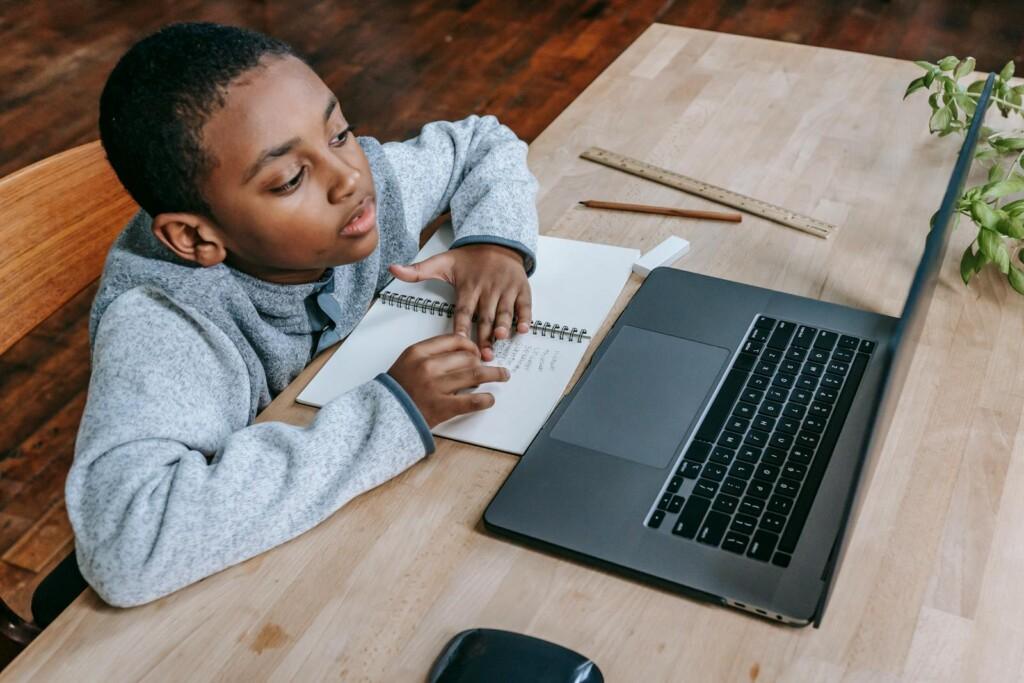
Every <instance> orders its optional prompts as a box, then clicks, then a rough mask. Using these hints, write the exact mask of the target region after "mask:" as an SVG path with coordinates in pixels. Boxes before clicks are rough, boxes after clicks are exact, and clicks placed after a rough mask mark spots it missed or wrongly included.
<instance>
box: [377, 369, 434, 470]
mask: <svg viewBox="0 0 1024 683" xmlns="http://www.w3.org/2000/svg"><path fill="white" fill-rule="evenodd" d="M374 379H376V380H377V381H378V382H380V383H381V384H383V385H384V386H385V387H387V389H388V391H390V392H391V393H392V394H393V395H394V397H395V398H396V399H398V402H399V403H400V404H401V405H402V407H403V408H405V412H406V413H408V414H409V419H410V420H412V423H413V425H415V426H416V431H417V432H418V433H419V435H420V439H421V440H422V441H423V448H424V449H425V450H426V452H427V453H426V454H427V455H430V454H431V453H433V452H434V451H435V450H437V447H436V446H435V444H434V435H433V434H431V433H430V427H429V426H428V425H427V421H426V420H425V419H424V418H423V413H421V412H420V409H419V408H417V407H416V404H415V403H413V402H412V399H411V398H409V394H407V393H405V389H403V388H402V385H401V384H399V383H398V382H396V381H395V379H394V378H393V377H392V376H391V375H389V374H388V373H386V372H382V373H380V374H379V375H377V376H376V377H375V378H374Z"/></svg>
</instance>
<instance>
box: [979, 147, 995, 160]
mask: <svg viewBox="0 0 1024 683" xmlns="http://www.w3.org/2000/svg"><path fill="white" fill-rule="evenodd" d="M974 158H975V159H978V160H982V161H988V160H990V159H998V158H999V152H997V151H995V150H994V149H979V150H978V151H977V152H975V153H974Z"/></svg>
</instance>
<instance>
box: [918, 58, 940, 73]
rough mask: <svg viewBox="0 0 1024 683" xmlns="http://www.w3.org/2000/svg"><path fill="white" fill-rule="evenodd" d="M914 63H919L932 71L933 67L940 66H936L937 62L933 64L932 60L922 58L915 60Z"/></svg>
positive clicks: (926, 69)
mask: <svg viewBox="0 0 1024 683" xmlns="http://www.w3.org/2000/svg"><path fill="white" fill-rule="evenodd" d="M914 64H917V65H918V66H919V67H921V68H922V69H924V70H925V71H931V70H932V69H936V68H938V67H936V65H935V64H932V63H931V62H926V61H924V60H920V59H919V60H917V61H915V62H914Z"/></svg>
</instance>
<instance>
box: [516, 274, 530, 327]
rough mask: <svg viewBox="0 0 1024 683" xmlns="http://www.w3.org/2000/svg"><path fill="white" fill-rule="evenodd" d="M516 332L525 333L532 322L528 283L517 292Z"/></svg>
mask: <svg viewBox="0 0 1024 683" xmlns="http://www.w3.org/2000/svg"><path fill="white" fill-rule="evenodd" d="M516 318H517V319H518V321H519V322H518V323H516V332H518V333H519V334H525V333H527V332H529V331H530V323H532V322H533V302H532V300H531V298H530V285H529V284H527V285H526V288H525V289H524V290H523V291H521V292H519V298H517V299H516Z"/></svg>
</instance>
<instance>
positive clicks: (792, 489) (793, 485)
mask: <svg viewBox="0 0 1024 683" xmlns="http://www.w3.org/2000/svg"><path fill="white" fill-rule="evenodd" d="M799 490H800V482H798V481H794V480H792V479H786V478H785V477H782V478H781V479H779V481H778V482H776V484H775V493H777V494H779V495H780V496H786V497H787V498H796V494H797V491H799Z"/></svg>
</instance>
